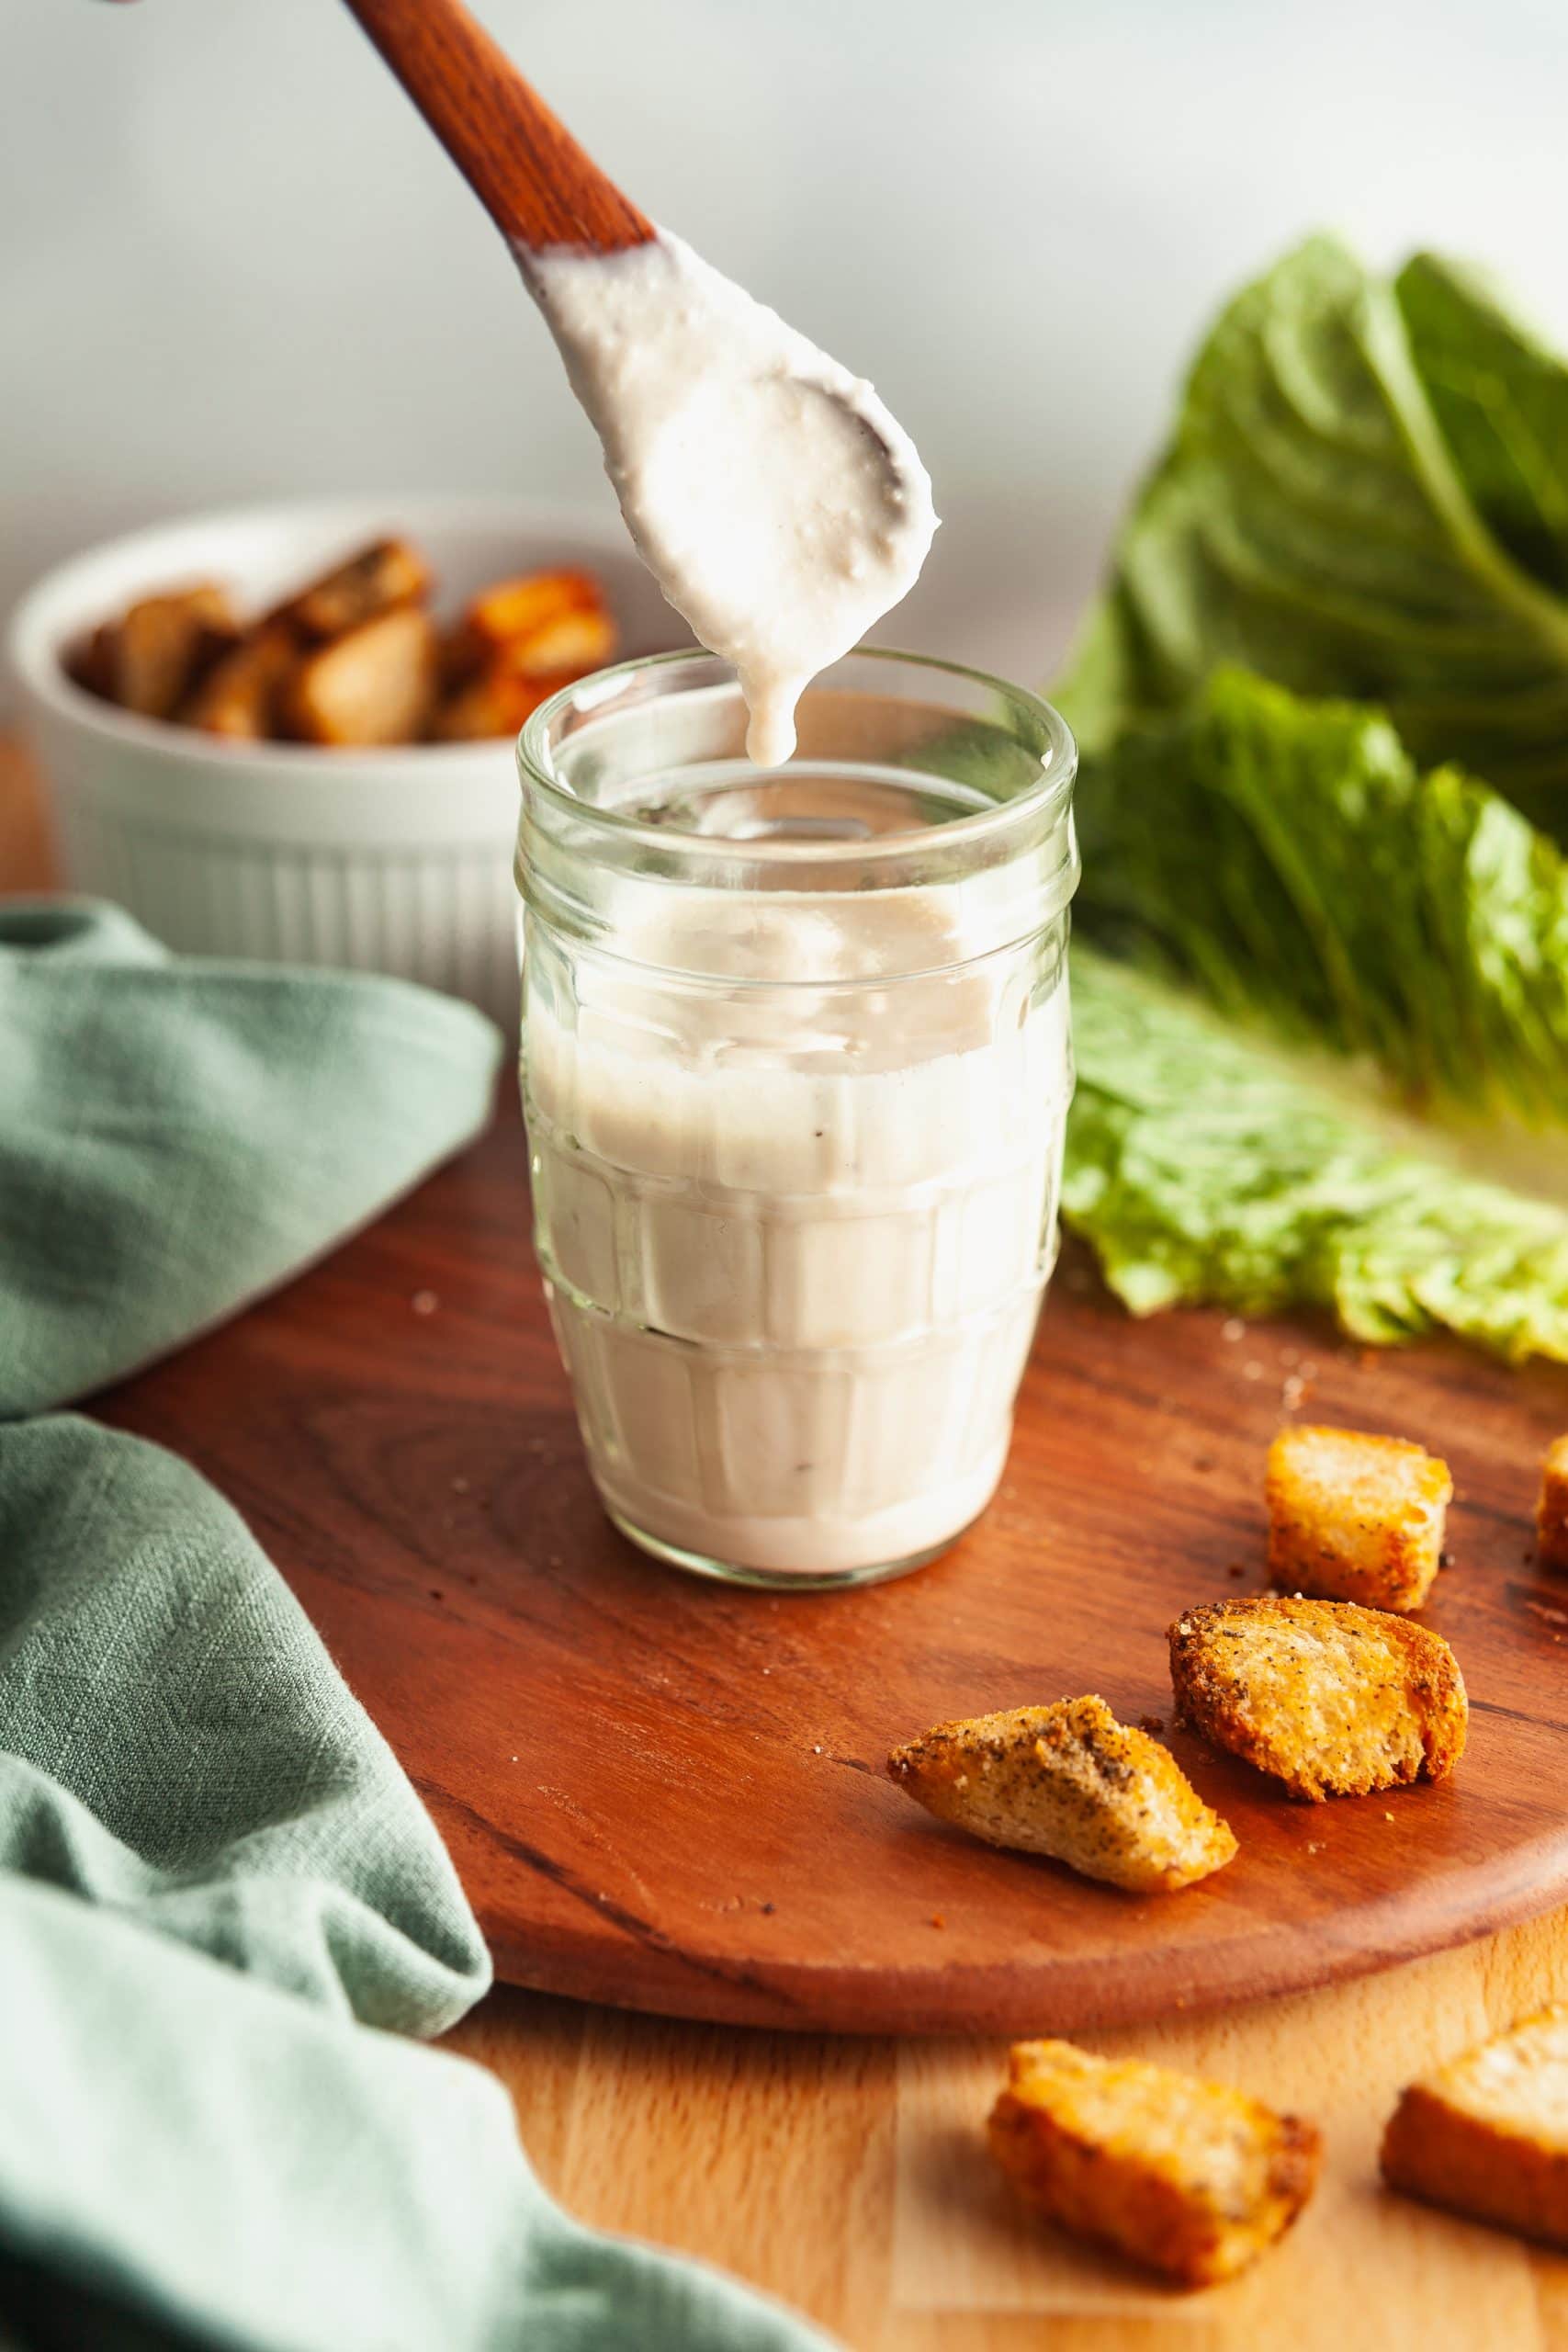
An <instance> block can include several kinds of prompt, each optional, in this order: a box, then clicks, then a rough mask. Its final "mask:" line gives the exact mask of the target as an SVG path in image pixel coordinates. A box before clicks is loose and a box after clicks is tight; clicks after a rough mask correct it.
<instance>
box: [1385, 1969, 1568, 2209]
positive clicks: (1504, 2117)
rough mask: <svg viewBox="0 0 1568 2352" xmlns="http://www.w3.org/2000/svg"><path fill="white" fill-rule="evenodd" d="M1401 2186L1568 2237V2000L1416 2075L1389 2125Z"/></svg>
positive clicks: (1390, 2153)
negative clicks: (1418, 2078) (1431, 2070)
mask: <svg viewBox="0 0 1568 2352" xmlns="http://www.w3.org/2000/svg"><path fill="white" fill-rule="evenodd" d="M1382 2168H1383V2174H1384V2177H1385V2178H1386V2179H1387V2180H1388V2181H1389V2182H1390V2183H1391V2184H1392V2186H1393V2188H1403V2189H1406V2190H1408V2192H1409V2193H1410V2195H1411V2196H1413V2197H1424V2198H1426V2199H1427V2200H1428V2201H1429V2202H1430V2203H1432V2204H1434V2205H1448V2206H1451V2207H1452V2208H1453V2210H1454V2211H1456V2212H1460V2213H1468V2214H1470V2215H1471V2216H1472V2218H1473V2219H1475V2220H1476V2221H1481V2222H1498V2223H1500V2224H1501V2226H1502V2227H1503V2228H1504V2229H1506V2230H1517V2232H1518V2233H1519V2234H1520V2235H1521V2236H1522V2237H1529V2238H1544V2239H1546V2240H1547V2241H1548V2243H1549V2244H1551V2245H1568V2007H1562V2006H1561V2005H1559V2006H1558V2007H1554V2008H1549V2009H1542V2010H1540V2013H1539V2014H1538V2015H1537V2016H1535V2017H1530V2018H1525V2019H1524V2020H1523V2021H1522V2022H1521V2023H1520V2024H1518V2025H1517V2026H1515V2027H1514V2028H1513V2029H1512V2030H1511V2031H1510V2032H1507V2033H1500V2034H1498V2035H1497V2036H1496V2037H1495V2040H1493V2041H1483V2042H1482V2043H1481V2044H1480V2045H1479V2046H1478V2047H1477V2048H1476V2049H1474V2050H1468V2051H1466V2052H1465V2053H1464V2055H1463V2056H1462V2057H1461V2058H1454V2059H1451V2060H1450V2062H1449V2064H1447V2065H1446V2066H1439V2067H1438V2069H1437V2071H1436V2072H1435V2073H1434V2074H1431V2075H1425V2076H1424V2077H1423V2078H1422V2080H1421V2081H1419V2082H1416V2083H1412V2084H1411V2086H1410V2087H1409V2089H1408V2090H1407V2091H1406V2092H1405V2093H1404V2097H1403V2098H1401V2100H1400V2102H1399V2105H1398V2106H1397V2107H1396V2108H1395V2109H1394V2111H1393V2115H1392V2117H1391V2118H1390V2120H1389V2125H1388V2129H1387V2131H1385V2132H1384V2133H1383V2143H1382Z"/></svg>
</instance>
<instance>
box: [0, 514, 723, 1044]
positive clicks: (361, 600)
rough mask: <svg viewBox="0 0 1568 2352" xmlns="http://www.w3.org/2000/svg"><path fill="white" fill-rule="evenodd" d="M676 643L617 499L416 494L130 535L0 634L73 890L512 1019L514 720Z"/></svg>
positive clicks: (87, 561) (186, 941) (198, 521)
mask: <svg viewBox="0 0 1568 2352" xmlns="http://www.w3.org/2000/svg"><path fill="white" fill-rule="evenodd" d="M690 641H691V640H690V638H689V635H688V633H687V631H686V629H685V627H684V625H683V623H682V621H681V620H680V619H679V618H678V616H676V615H675V614H674V613H673V612H672V611H671V609H670V607H669V606H668V605H666V604H665V602H664V600H663V598H662V596H661V595H660V593H659V590H658V588H657V587H656V586H655V584H654V582H653V580H652V577H651V576H650V574H649V572H648V571H645V570H644V568H643V566H642V564H641V563H640V561H639V560H638V559H637V554H636V552H635V550H634V549H633V548H632V546H631V543H630V541H629V540H628V539H627V537H626V533H625V531H624V529H623V528H622V527H621V526H620V524H619V523H618V522H617V521H616V520H615V517H614V516H613V515H606V516H605V517H604V519H602V520H601V519H600V518H599V517H597V516H587V517H585V516H584V515H581V514H574V513H571V512H570V511H564V510H561V509H556V508H550V507H547V506H541V505H539V504H537V503H531V502H525V501H521V500H517V499H511V498H457V497H439V496H429V497H402V498H399V497H388V498H356V499H352V500H341V499H340V500H333V501H321V502H311V503H300V504H295V505H280V506H260V507H252V508H248V509H243V510H238V511H235V512H233V513H231V514H224V515H202V516H197V517H193V518H191V519H189V520H186V521H181V522H176V523H171V524H166V525H162V526H158V527H156V528H154V529H151V530H145V531H139V532H136V533H134V534H132V535H131V536H130V537H125V538H121V539H117V540H114V541H112V542H111V543H110V544H108V545H107V546H104V547H100V548H94V549H92V550H91V551H90V552H89V553H87V554H85V555H81V556H77V557H75V558H74V559H73V560H71V561H69V562H67V563H64V564H62V565H61V566H60V567H59V568H58V569H57V570H56V571H52V572H51V573H50V574H49V575H48V576H47V577H46V578H45V579H43V580H42V581H40V582H39V583H38V585H37V586H36V587H35V588H34V589H33V590H32V591H31V592H30V594H28V596H27V597H26V598H24V600H23V602H22V604H21V605H19V606H18V608H17V613H16V616H15V618H14V620H13V622H12V626H11V632H10V653H11V660H12V664H13V667H14V669H15V672H16V674H17V678H18V680H19V682H20V684H21V689H22V695H23V704H24V711H25V716H26V719H27V722H28V730H29V733H30V735H31V738H32V741H33V743H34V746H35V749H36V751H37V753H38V756H39V763H40V764H41V767H42V769H43V773H44V775H45V778H46V780H47V783H48V786H49V790H50V796H51V805H52V809H53V814H54V820H55V828H56V832H57V835H58V838H59V843H60V848H61V851H62V857H63V860H64V865H65V870H66V876H67V879H68V880H69V882H70V885H71V887H72V888H74V889H76V890H80V891H83V892H86V893H89V894H91V895H93V896H96V897H102V898H108V899H117V900H118V902H119V903H120V904H121V905H122V906H125V907H127V908H128V909H129V910H130V912H131V913H132V914H134V915H135V916H136V917H137V919H138V920H139V921H140V922H141V923H143V924H144V925H145V926H146V928H147V929H148V930H149V931H151V932H152V933H154V934H155V935H156V936H157V937H159V938H161V939H163V940H164V941H165V942H166V943H167V944H168V945H169V946H171V947H173V948H175V949H177V950H179V951H181V952H183V953H187V954H197V955H209V956H238V957H247V958H259V959H261V960H264V961H267V962H288V963H304V964H327V965H337V966H350V967H359V968H362V969H366V970H372V971H385V972H394V973H398V974H400V975H401V976H402V977H404V978H410V979H417V980H423V981H425V982H427V983H428V984H429V985H431V986H433V987H435V988H439V989H447V990H449V991H450V992H452V993H453V994H456V995H460V996H466V997H468V998H469V999H470V1000H472V1001H474V1002H476V1003H478V1004H480V1005H482V1006H483V1007H484V1008H485V1009H486V1010H487V1011H489V1012H492V1013H494V1014H496V1015H497V1016H498V1017H499V1018H501V1019H502V1020H503V1021H505V1022H506V1023H509V1024H510V1023H514V1022H515V1019H516V999H517V953H516V917H515V899H514V894H513V888H512V879H511V869H512V856H513V842H514V839H515V834H516V820H517V777H516V768H515V764H514V761H513V742H514V741H515V738H516V734H517V731H518V729H519V728H520V727H521V726H522V724H523V721H524V719H525V718H526V717H527V716H528V714H529V712H530V711H531V710H532V709H533V708H534V707H536V704H538V703H539V702H541V701H543V700H544V699H545V697H546V696H547V695H550V694H552V693H554V692H555V690H556V689H557V687H558V686H560V685H563V684H569V683H570V681H571V680H572V679H573V678H577V677H581V676H582V675H583V674H585V673H587V672H588V671H591V670H596V669H599V668H602V667H603V666H604V664H605V663H606V662H614V661H618V660H623V659H626V660H629V659H631V658H632V657H634V656H636V655H638V654H644V653H652V652H659V651H662V650H666V649H670V648H673V647H676V646H680V645H683V644H688V643H690Z"/></svg>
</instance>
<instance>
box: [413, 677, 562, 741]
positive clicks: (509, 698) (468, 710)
mask: <svg viewBox="0 0 1568 2352" xmlns="http://www.w3.org/2000/svg"><path fill="white" fill-rule="evenodd" d="M547 692H548V689H547V687H545V686H543V685H536V684H533V683H532V682H531V681H530V680H529V679H527V678H522V677H482V678H475V679H473V680H472V681H471V683H470V684H468V685H465V686H459V687H458V689H457V693H456V694H453V695H448V696H447V697H446V701H445V702H443V703H441V704H440V705H439V706H438V707H437V709H436V712H435V716H434V718H433V719H432V720H431V723H430V732H431V735H432V736H433V738H434V741H436V742H438V743H469V742H478V741H481V740H483V739H484V738H487V737H490V736H495V735H515V734H516V732H517V730H518V729H519V728H520V727H521V726H522V724H523V721H524V720H525V718H527V717H528V715H529V713H530V712H531V711H535V710H537V708H538V707H539V705H540V704H541V703H542V702H543V701H544V700H545V697H546V695H547Z"/></svg>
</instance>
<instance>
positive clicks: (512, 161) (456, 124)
mask: <svg viewBox="0 0 1568 2352" xmlns="http://www.w3.org/2000/svg"><path fill="white" fill-rule="evenodd" d="M347 6H348V7H349V9H350V10H351V12H352V13H353V15H355V17H357V18H358V19H359V22H360V24H361V25H362V26H363V28H364V29H365V31H366V32H367V33H368V34H369V36H370V39H371V40H373V41H374V42H375V44H376V47H377V48H378V50H379V51H380V52H381V55H382V56H383V57H384V58H385V60H386V62H387V63H388V64H389V66H390V67H391V69H392V72H393V73H394V74H396V75H397V77H398V79H399V81H400V83H401V84H402V85H403V87H404V89H405V90H406V91H407V92H408V94H409V96H410V97H411V98H412V100H413V102H414V104H415V106H416V107H418V108H419V110H420V112H421V114H423V117H424V119H425V120H426V122H427V123H429V125H430V127H431V129H432V130H434V133H435V136H436V137H437V139H439V140H440V141H441V144H442V145H443V147H445V148H446V153H448V154H449V155H450V156H451V158H452V161H453V162H454V163H455V164H457V169H458V170H459V171H460V172H461V173H462V175H463V177H464V178H465V179H466V180H467V181H468V186H469V187H471V188H472V189H473V191H474V193H475V195H476V196H477V197H478V198H479V201H480V203H481V204H482V205H483V206H484V208H485V209H486V210H487V212H489V214H490V216H491V220H493V221H494V222H495V224H496V227H497V228H498V229H499V230H500V231H501V232H502V235H503V236H504V237H507V238H509V239H510V240H511V241H512V243H514V244H521V245H526V246H528V247H530V248H531V249H533V250H535V251H539V250H541V249H542V248H544V247H546V246H548V245H577V246H580V247H586V248H589V249H590V250H592V251H593V252H596V253H605V254H613V253H622V252H624V251H625V250H626V247H627V246H628V245H645V244H647V243H648V242H649V239H650V238H651V237H652V236H653V235H654V234H655V231H654V227H653V223H652V221H651V220H648V219H647V218H646V216H645V215H644V214H643V213H641V212H639V211H638V210H637V206H636V205H635V204H633V203H631V202H630V201H629V199H628V198H626V197H624V196H623V195H622V194H621V191H620V189H619V188H618V187H616V186H615V182H614V181H613V180H611V179H607V178H606V177H605V175H604V173H603V172H602V171H601V170H600V169H599V166H598V164H596V163H595V162H594V161H593V159H592V156H591V155H588V154H585V153H584V152H583V150H582V149H581V147H580V146H579V145H578V143H577V141H576V140H575V139H574V138H573V137H572V135H571V133H570V130H568V129H567V128H566V125H565V124H564V123H562V122H558V120H557V119H556V117H555V116H554V115H553V114H552V113H551V112H550V109H549V107H547V106H546V104H545V102H544V100H543V98H541V97H540V96H539V95H538V93H537V92H536V90H534V89H532V88H531V87H530V86H529V85H528V84H527V83H526V82H525V80H524V79H523V76H522V74H519V73H518V71H517V68H516V67H515V66H514V65H513V62H512V61H511V59H510V58H509V57H508V56H507V55H506V53H505V51H502V50H501V49H498V48H497V46H496V44H495V42H494V41H493V40H491V37H490V35H489V34H488V33H487V32H486V31H485V30H484V28H483V27H482V26H480V25H478V24H476V23H475V21H474V19H473V17H470V16H469V14H468V10H467V8H465V7H464V6H462V0H347Z"/></svg>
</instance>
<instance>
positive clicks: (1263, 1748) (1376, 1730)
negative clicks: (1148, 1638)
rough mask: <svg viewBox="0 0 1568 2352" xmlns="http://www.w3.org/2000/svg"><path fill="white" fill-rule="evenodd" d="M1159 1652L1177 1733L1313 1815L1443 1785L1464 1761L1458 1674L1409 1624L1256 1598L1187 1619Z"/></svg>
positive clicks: (1194, 1612)
mask: <svg viewBox="0 0 1568 2352" xmlns="http://www.w3.org/2000/svg"><path fill="white" fill-rule="evenodd" d="M1167 1638H1168V1641H1169V1644H1170V1679H1171V1685H1172V1688H1173V1689H1174V1691H1175V1693H1176V1703H1177V1707H1178V1709H1179V1713H1180V1715H1181V1718H1182V1721H1183V1722H1184V1723H1186V1724H1189V1725H1190V1728H1191V1729H1192V1730H1193V1731H1195V1732H1197V1733H1199V1734H1200V1736H1201V1737H1202V1738H1204V1739H1208V1740H1212V1741H1213V1743H1214V1745H1215V1746H1216V1747H1228V1748H1229V1749H1230V1751H1231V1752H1232V1754H1233V1755H1235V1756H1240V1757H1242V1758H1245V1760H1246V1761H1247V1763H1248V1764H1253V1765H1256V1766H1257V1768H1258V1770H1259V1771H1260V1772H1269V1773H1271V1774H1272V1775H1273V1776H1274V1778H1275V1779H1276V1780H1280V1781H1283V1782H1284V1784H1285V1786H1286V1788H1287V1789H1288V1790H1289V1791H1290V1792H1291V1794H1292V1796H1293V1797H1300V1798H1303V1800H1305V1801H1306V1802H1307V1803H1309V1804H1315V1803H1317V1802H1318V1801H1319V1800H1320V1799H1322V1798H1324V1797H1327V1796H1366V1795H1369V1794H1370V1793H1371V1792H1372V1791H1373V1790H1374V1789H1392V1788H1395V1787H1398V1786H1399V1785H1400V1784H1401V1783H1403V1782H1404V1781H1417V1780H1428V1781H1440V1780H1441V1779H1442V1778H1443V1777H1444V1775H1445V1774H1447V1773H1449V1772H1451V1771H1452V1770H1453V1768H1454V1766H1455V1764H1456V1763H1457V1762H1458V1761H1459V1759H1460V1758H1461V1755H1462V1754H1463V1752H1464V1741H1465V1731H1466V1727H1467V1720H1468V1710H1467V1705H1466V1701H1465V1691H1464V1681H1463V1678H1462V1677H1461V1673H1460V1670H1459V1662H1458V1660H1457V1659H1456V1658H1455V1657H1454V1654H1453V1652H1452V1650H1450V1647H1449V1645H1448V1644H1447V1642H1445V1641H1444V1640H1443V1639H1442V1637H1441V1636H1440V1635H1439V1634H1433V1633H1428V1632H1427V1629H1426V1627H1425V1626H1422V1625H1413V1624H1412V1623H1410V1621H1409V1619H1408V1618H1405V1617H1396V1616H1393V1615H1391V1614H1390V1613H1389V1612H1388V1611H1384V1610H1381V1609H1362V1608H1359V1606H1358V1605H1357V1604H1356V1603H1355V1602H1354V1601H1350V1600H1303V1599H1301V1598H1300V1597H1299V1596H1296V1597H1292V1596H1287V1595H1285V1594H1280V1593H1264V1594H1262V1595H1260V1596H1259V1597H1258V1599H1256V1600H1219V1601H1214V1602H1213V1603H1211V1604H1209V1605H1206V1606H1204V1607H1202V1608H1198V1609H1189V1610H1187V1611H1185V1612H1184V1613H1183V1614H1182V1615H1181V1616H1180V1617H1179V1618H1178V1619H1177V1621H1176V1623H1175V1624H1174V1625H1172V1626H1171V1627H1170V1629H1169V1633H1168V1637H1167Z"/></svg>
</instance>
